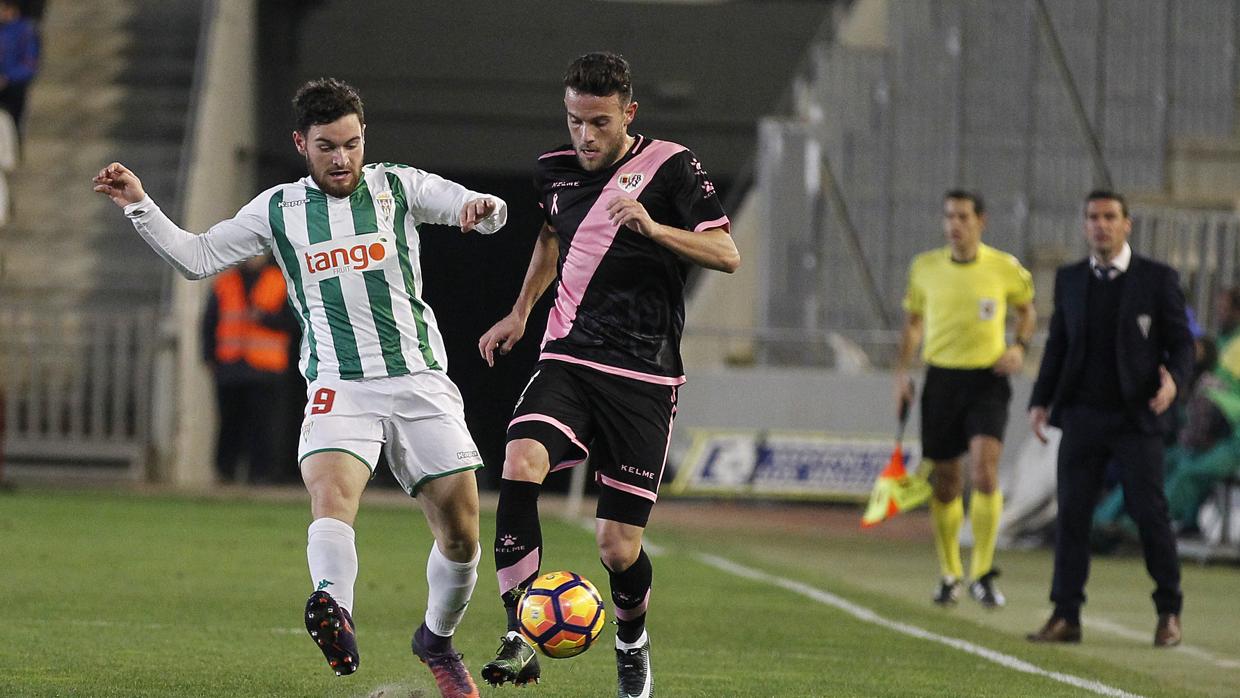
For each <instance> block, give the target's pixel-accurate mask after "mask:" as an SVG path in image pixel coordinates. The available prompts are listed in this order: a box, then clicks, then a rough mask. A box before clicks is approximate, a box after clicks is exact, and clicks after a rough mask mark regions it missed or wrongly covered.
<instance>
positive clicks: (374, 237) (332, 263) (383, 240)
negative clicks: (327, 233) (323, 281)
mask: <svg viewBox="0 0 1240 698" xmlns="http://www.w3.org/2000/svg"><path fill="white" fill-rule="evenodd" d="M393 252H394V250H393V248H392V243H391V240H390V238H389V237H388V236H387V235H385V234H383V233H371V234H369V235H354V236H353V237H348V238H341V239H339V240H327V241H325V242H320V243H318V244H317V245H311V246H310V247H307V248H306V250H305V252H303V253H302V258H303V261H304V263H305V265H306V274H307V275H309V277H310V278H312V279H313V278H317V277H322V276H337V275H339V274H347V273H349V272H352V271H366V270H367V269H371V268H373V267H375V266H377V265H378V264H379V263H380V262H382V261H383V260H385V259H387V258H388V257H391V256H392V254H393Z"/></svg>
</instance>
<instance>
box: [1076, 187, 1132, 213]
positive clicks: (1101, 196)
mask: <svg viewBox="0 0 1240 698" xmlns="http://www.w3.org/2000/svg"><path fill="white" fill-rule="evenodd" d="M1091 201H1118V202H1119V210H1120V213H1122V214H1124V218H1128V217H1129V215H1128V199H1125V198H1124V195H1123V194H1121V193H1119V192H1117V191H1111V190H1110V189H1095V190H1093V191H1091V192H1089V194H1087V195H1086V196H1085V205H1086V206H1088V205H1089V202H1091Z"/></svg>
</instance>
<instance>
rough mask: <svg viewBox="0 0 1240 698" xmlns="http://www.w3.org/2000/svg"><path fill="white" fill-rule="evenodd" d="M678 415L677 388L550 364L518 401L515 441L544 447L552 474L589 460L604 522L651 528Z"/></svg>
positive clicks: (511, 428)
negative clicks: (522, 440) (605, 520)
mask: <svg viewBox="0 0 1240 698" xmlns="http://www.w3.org/2000/svg"><path fill="white" fill-rule="evenodd" d="M675 416H676V386H670V385H658V384H655V383H647V382H645V381H639V380H634V379H632V378H625V377H623V376H616V375H612V374H610V373H603V372H602V371H598V370H595V369H593V368H589V367H586V366H578V365H576V364H571V363H567V362H564V361H557V360H554V359H549V360H545V361H540V362H538V365H537V366H535V368H534V375H533V377H532V378H531V379H530V383H529V385H527V386H526V388H525V392H523V393H522V394H521V399H520V400H518V401H517V407H516V410H514V412H513V416H512V421H511V422H510V423H509V424H508V440H509V441H513V440H514V439H533V440H535V441H537V442H539V443H541V444H542V445H543V446H544V447H546V449H547V454H548V455H549V456H550V461H551V469H552V470H561V469H563V468H568V467H572V466H574V465H576V464H578V463H580V462H581V461H583V460H584V459H585V458H586V456H587V455H588V456H589V457H590V462H591V464H592V465H593V466H594V469H595V471H596V472H595V479H596V480H597V481H598V483H599V485H600V488H599V498H598V509H597V512H596V515H597V516H598V518H600V519H607V520H609V521H619V522H621V523H627V524H632V525H634V526H642V527H645V525H646V523H647V522H648V521H649V519H650V510H651V508H652V507H653V506H654V502H655V499H656V498H657V497H658V494H659V481H660V480H661V479H662V478H663V466H664V465H665V464H666V463H667V449H668V444H669V443H670V442H671V436H672V420H673V419H674V418H675Z"/></svg>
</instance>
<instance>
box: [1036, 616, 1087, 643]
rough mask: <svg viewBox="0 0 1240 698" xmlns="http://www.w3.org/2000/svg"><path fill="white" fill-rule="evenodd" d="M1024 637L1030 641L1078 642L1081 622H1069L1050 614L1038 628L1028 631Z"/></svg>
mask: <svg viewBox="0 0 1240 698" xmlns="http://www.w3.org/2000/svg"><path fill="white" fill-rule="evenodd" d="M1025 639H1026V640H1028V641H1030V642H1073V643H1075V642H1080V641H1081V624H1080V623H1069V622H1068V621H1067V620H1065V619H1063V618H1059V617H1057V616H1051V619H1050V620H1048V621H1046V625H1043V626H1042V628H1041V629H1040V630H1038V631H1037V632H1035V633H1029V634H1028V635H1026V636H1025Z"/></svg>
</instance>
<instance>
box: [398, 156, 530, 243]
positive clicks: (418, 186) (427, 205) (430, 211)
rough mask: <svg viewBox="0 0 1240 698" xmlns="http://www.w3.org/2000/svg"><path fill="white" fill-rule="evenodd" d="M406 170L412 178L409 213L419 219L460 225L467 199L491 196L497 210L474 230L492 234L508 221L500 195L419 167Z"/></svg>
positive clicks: (506, 210) (505, 207)
mask: <svg viewBox="0 0 1240 698" xmlns="http://www.w3.org/2000/svg"><path fill="white" fill-rule="evenodd" d="M407 171H408V172H411V176H410V178H411V179H412V182H411V185H412V191H411V196H410V202H409V206H410V213H412V214H413V216H414V217H415V218H417V219H418V220H423V221H426V222H427V223H437V224H439V225H460V224H461V209H462V208H464V207H465V204H466V202H469V201H473V200H474V199H490V200H491V201H494V202H495V210H494V211H492V212H491V215H489V216H487V217H486V218H483V219H482V220H480V221H478V223H477V225H475V226H474V231H476V232H478V233H480V234H482V235H490V234H491V233H494V232H495V231H497V230H499V229H500V228H502V227H504V224H505V223H507V222H508V204H506V203H504V200H503V199H501V198H499V197H498V196H495V195H493V194H480V193H478V192H476V191H470V190H469V189H466V188H465V187H463V186H461V185H460V184H457V183H456V182H453V181H451V180H447V179H444V178H443V177H440V176H439V175H437V174H432V173H430V172H425V171H422V170H419V169H416V168H408V170H407Z"/></svg>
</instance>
